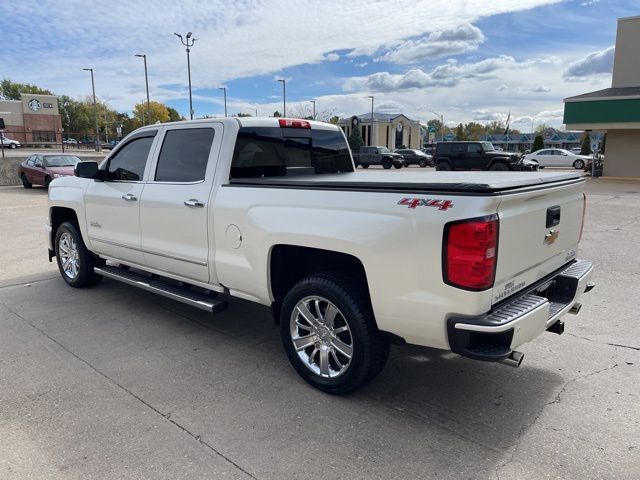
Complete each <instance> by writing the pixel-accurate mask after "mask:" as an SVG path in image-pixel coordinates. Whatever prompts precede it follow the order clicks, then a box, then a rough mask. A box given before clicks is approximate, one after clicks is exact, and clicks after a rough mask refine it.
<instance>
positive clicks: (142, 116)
mask: <svg viewBox="0 0 640 480" xmlns="http://www.w3.org/2000/svg"><path fill="white" fill-rule="evenodd" d="M148 110H150V111H151V118H149V113H148ZM133 118H134V120H135V122H136V124H137V126H138V127H141V126H143V125H151V124H152V123H156V122H160V123H165V122H168V121H169V119H170V118H171V117H170V115H169V109H168V108H167V106H166V105H165V104H163V103H160V102H154V101H151V102H149V108H148V109H147V102H141V103H136V104H135V105H134V106H133Z"/></svg>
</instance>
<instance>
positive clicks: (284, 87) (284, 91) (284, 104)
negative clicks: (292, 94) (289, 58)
mask: <svg viewBox="0 0 640 480" xmlns="http://www.w3.org/2000/svg"><path fill="white" fill-rule="evenodd" d="M278 81H279V82H282V116H283V117H286V116H287V80H286V79H284V78H279V79H278Z"/></svg>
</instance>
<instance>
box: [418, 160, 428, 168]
mask: <svg viewBox="0 0 640 480" xmlns="http://www.w3.org/2000/svg"><path fill="white" fill-rule="evenodd" d="M419 165H420V168H427V161H426V160H420V164H419Z"/></svg>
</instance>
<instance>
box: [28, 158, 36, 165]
mask: <svg viewBox="0 0 640 480" xmlns="http://www.w3.org/2000/svg"><path fill="white" fill-rule="evenodd" d="M35 158H36V157H35V155H31V156H30V157H29V159H28V160H27V165H29V166H31V167H32V166H33V164H34V159H35Z"/></svg>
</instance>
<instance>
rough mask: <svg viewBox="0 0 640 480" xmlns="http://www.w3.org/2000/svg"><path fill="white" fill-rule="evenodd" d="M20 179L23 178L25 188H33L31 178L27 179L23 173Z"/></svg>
mask: <svg viewBox="0 0 640 480" xmlns="http://www.w3.org/2000/svg"><path fill="white" fill-rule="evenodd" d="M20 180H22V186H23V187H24V188H31V187H33V185H32V184H31V182H30V181H29V180H27V176H26V175H25V174H24V173H23V174H22V175H20Z"/></svg>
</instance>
